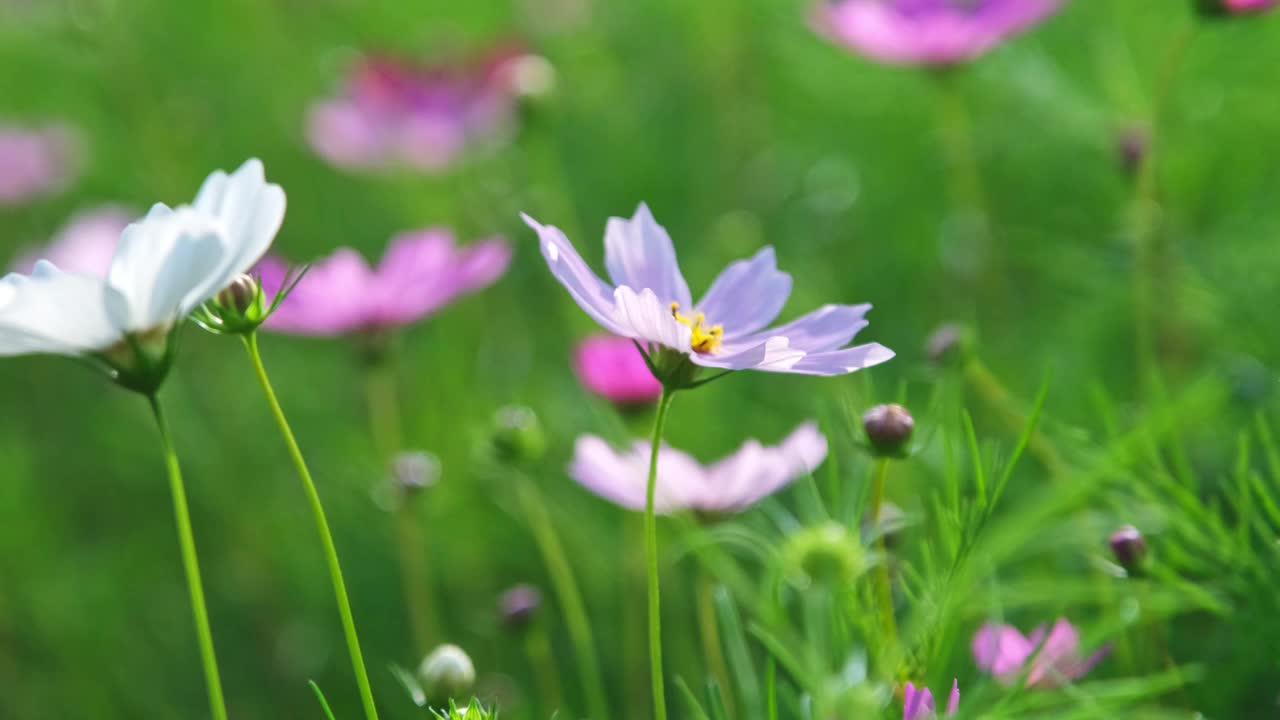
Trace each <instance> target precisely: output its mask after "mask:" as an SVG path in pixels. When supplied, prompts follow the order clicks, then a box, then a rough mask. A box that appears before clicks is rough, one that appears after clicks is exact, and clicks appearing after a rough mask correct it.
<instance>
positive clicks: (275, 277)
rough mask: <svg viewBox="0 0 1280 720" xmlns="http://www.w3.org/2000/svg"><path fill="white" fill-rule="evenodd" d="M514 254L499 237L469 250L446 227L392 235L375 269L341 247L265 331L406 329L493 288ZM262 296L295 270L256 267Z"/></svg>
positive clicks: (274, 261)
mask: <svg viewBox="0 0 1280 720" xmlns="http://www.w3.org/2000/svg"><path fill="white" fill-rule="evenodd" d="M510 260H511V249H510V247H508V246H507V244H506V242H505V241H503V240H502V239H500V238H489V239H487V240H481V241H479V242H476V243H473V244H471V245H468V246H465V247H458V246H456V245H455V244H454V240H453V234H452V233H451V232H449V231H448V230H445V229H442V228H429V229H426V230H419V231H416V232H408V233H402V234H400V235H397V236H396V237H394V238H392V240H391V244H390V245H389V246H388V247H387V251H386V252H385V253H384V254H383V256H382V260H381V262H379V263H378V266H377V268H372V267H370V266H369V263H368V262H366V261H365V259H364V257H363V256H361V255H360V253H358V252H356V251H355V250H353V249H351V248H348V247H343V248H339V249H338V250H336V251H335V252H334V253H333V254H332V255H329V256H328V257H326V258H322V259H320V260H317V261H316V262H314V263H312V265H311V267H310V269H309V270H308V271H307V273H306V275H304V276H303V278H302V280H301V281H300V282H298V284H297V285H296V286H295V287H294V288H293V291H292V292H291V293H289V296H288V297H286V298H285V299H284V301H283V302H281V303H280V306H279V307H278V308H276V311H275V312H274V313H272V314H271V316H270V317H269V318H267V321H266V323H264V325H263V327H265V328H267V329H269V330H275V331H277V332H282V333H292V334H295V335H342V334H345V333H350V332H356V331H362V330H379V329H386V328H392V327H398V326H402V325H408V324H409V323H412V322H414V321H416V320H419V319H421V318H423V317H425V316H427V315H429V314H431V313H433V312H435V311H436V310H438V309H440V308H441V307H443V306H444V305H446V304H448V303H449V302H451V301H452V300H454V299H456V298H457V297H459V296H461V295H465V294H467V293H470V292H473V291H476V290H479V289H481V288H484V287H487V286H489V285H491V284H493V282H494V281H496V280H497V279H498V278H499V277H501V276H502V273H503V272H505V271H506V269H507V264H508V263H509V262H510ZM257 272H258V274H259V275H260V276H261V282H262V288H263V292H264V293H265V295H266V296H267V297H273V296H274V295H275V293H276V292H278V291H279V290H280V289H281V287H282V286H283V284H284V283H285V280H286V278H287V277H288V273H289V265H288V263H286V262H285V261H283V260H281V259H279V258H276V257H268V258H265V259H264V260H263V261H262V262H261V263H259V264H258V268H257Z"/></svg>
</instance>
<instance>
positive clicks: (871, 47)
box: [817, 0, 1061, 65]
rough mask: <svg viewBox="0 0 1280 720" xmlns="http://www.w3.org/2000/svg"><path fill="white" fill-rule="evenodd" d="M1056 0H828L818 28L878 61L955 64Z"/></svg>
mask: <svg viewBox="0 0 1280 720" xmlns="http://www.w3.org/2000/svg"><path fill="white" fill-rule="evenodd" d="M1060 5H1061V2H1060V0H828V1H827V2H825V3H824V4H822V5H821V6H820V7H819V9H818V10H817V25H818V29H819V31H820V32H822V33H823V34H825V35H827V36H829V37H831V38H832V39H834V40H835V41H836V42H839V43H840V44H842V45H844V46H846V47H848V48H850V49H852V50H853V51H855V52H857V53H859V54H861V55H865V56H866V57H868V58H870V59H872V60H875V61H877V62H882V63H887V64H891V65H954V64H956V63H961V62H965V61H968V60H972V59H973V58H976V57H978V56H979V55H982V54H983V53H985V52H987V51H988V50H990V49H992V48H993V47H995V46H996V45H998V44H999V43H1000V42H1001V41H1003V40H1004V39H1005V38H1008V37H1009V36H1011V35H1014V34H1015V33H1018V32H1021V31H1022V30H1025V29H1027V28H1029V27H1031V26H1032V25H1035V24H1036V23H1039V22H1040V21H1042V20H1044V19H1045V18H1047V17H1048V16H1049V15H1051V14H1053V13H1054V11H1056V10H1057V9H1058V7H1059V6H1060Z"/></svg>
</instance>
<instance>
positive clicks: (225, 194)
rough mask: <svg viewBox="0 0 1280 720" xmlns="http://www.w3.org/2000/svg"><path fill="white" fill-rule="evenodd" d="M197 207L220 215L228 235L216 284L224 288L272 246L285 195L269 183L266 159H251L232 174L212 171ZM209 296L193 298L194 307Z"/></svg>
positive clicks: (203, 187) (283, 208)
mask: <svg viewBox="0 0 1280 720" xmlns="http://www.w3.org/2000/svg"><path fill="white" fill-rule="evenodd" d="M194 206H195V208H196V210H199V211H200V212H202V213H205V214H207V215H209V216H211V217H214V218H217V220H218V222H219V223H221V225H222V230H223V232H224V233H225V234H226V238H227V241H228V246H229V248H230V252H229V253H228V254H227V256H226V258H225V262H224V265H223V266H222V267H220V268H218V274H219V275H220V276H221V280H220V281H218V282H215V283H214V284H215V285H217V286H218V288H217V289H218V290H221V289H222V288H223V287H225V286H226V285H227V284H229V283H230V282H231V280H232V279H233V278H235V276H237V275H239V274H240V273H243V272H246V271H248V270H249V268H251V267H253V265H254V263H256V262H258V260H259V259H261V258H262V256H263V255H264V254H266V252H267V249H268V248H270V247H271V243H272V241H273V240H275V237H276V233H278V232H279V231H280V225H281V223H283V222H284V211H285V195H284V190H283V189H282V188H281V187H280V186H279V185H275V184H273V183H269V182H267V179H266V171H265V170H264V169H263V167H262V161H261V160H259V159H257V158H250V159H248V160H246V161H245V162H244V164H242V165H241V166H240V167H239V169H237V170H236V171H235V172H234V173H231V174H230V175H228V174H227V173H225V172H223V171H222V170H217V171H215V172H213V173H211V174H210V175H209V177H208V178H206V179H205V181H204V184H203V185H201V186H200V191H199V192H198V193H196V199H195V203H194ZM215 292H216V291H215ZM207 299H208V298H207V297H200V298H192V299H191V301H190V302H191V307H195V305H199V304H200V303H202V302H204V301H205V300H207Z"/></svg>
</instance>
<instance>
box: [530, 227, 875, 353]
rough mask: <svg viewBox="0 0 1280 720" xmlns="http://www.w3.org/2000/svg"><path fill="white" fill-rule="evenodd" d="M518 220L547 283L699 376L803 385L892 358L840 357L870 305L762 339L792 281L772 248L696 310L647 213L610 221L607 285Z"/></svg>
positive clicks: (804, 319)
mask: <svg viewBox="0 0 1280 720" xmlns="http://www.w3.org/2000/svg"><path fill="white" fill-rule="evenodd" d="M521 217H523V218H524V221H525V222H526V223H528V224H529V226H530V227H532V228H533V229H534V230H535V231H537V233H538V238H539V240H540V243H541V246H542V256H543V258H545V259H546V261H547V265H548V266H549V267H550V268H551V274H552V275H554V276H555V278H556V280H559V281H560V284H561V285H563V286H564V287H565V289H566V290H568V291H569V295H570V296H571V297H572V298H573V299H574V301H576V302H577V303H578V305H579V306H580V307H581V308H582V309H583V310H584V311H585V312H586V313H587V315H589V316H591V318H592V319H593V320H595V321H596V322H598V323H600V325H601V326H602V327H604V329H606V330H608V331H609V332H611V333H613V334H614V335H618V336H620V337H626V338H632V339H634V340H637V341H639V342H640V344H642V345H647V346H648V347H649V350H650V351H651V352H659V351H660V350H662V349H664V348H665V349H666V350H668V351H671V352H674V353H679V354H682V355H684V356H685V357H686V358H687V359H688V360H689V361H690V362H692V363H693V364H695V365H700V366H702V367H709V368H721V369H725V370H747V369H752V370H765V371H768V372H785V373H800V374H804V375H843V374H846V373H851V372H854V371H855V370H861V369H862V368H865V367H871V366H872V365H878V364H880V363H882V362H884V361H886V360H888V359H890V358H892V357H893V351H892V350H890V349H888V348H886V347H884V346H883V345H880V344H879V343H867V344H866V345H855V346H853V347H845V345H847V344H849V343H850V342H851V341H852V340H853V337H854V335H856V334H857V333H858V331H859V330H861V329H862V328H864V327H866V326H867V321H866V320H865V319H864V316H865V315H866V313H867V311H868V310H870V309H871V306H870V305H868V304H863V305H825V306H823V307H821V308H819V309H817V310H815V311H813V312H811V313H809V314H807V315H803V316H801V317H800V318H798V319H796V320H793V321H791V322H789V323H786V324H784V325H780V326H778V327H774V328H768V329H766V326H767V325H769V323H771V322H773V320H774V319H775V318H777V316H778V313H779V312H781V311H782V306H783V305H785V304H786V302H787V298H788V297H789V296H790V295H791V276H790V275H788V274H786V273H784V272H781V271H779V270H778V268H777V262H776V260H775V258H774V252H773V248H772V247H766V248H764V249H762V250H761V251H760V252H758V253H756V254H755V256H754V257H752V258H751V259H749V260H739V261H737V262H735V263H732V264H730V265H729V266H728V267H727V268H725V269H724V271H723V272H721V273H720V275H719V276H718V277H717V278H716V279H715V281H714V282H712V283H711V288H710V289H709V290H707V293H706V294H705V295H703V296H702V299H700V300H699V301H698V302H697V304H694V302H693V300H692V295H690V294H689V285H688V283H686V282H685V279H684V275H682V274H681V273H680V266H679V264H678V263H677V262H676V252H675V248H674V246H673V245H672V243H671V236H669V235H668V234H667V231H666V229H665V228H663V227H662V226H661V225H659V224H658V223H657V221H656V220H654V218H653V214H652V213H650V212H649V208H648V207H647V206H646V205H644V204H643V203H641V204H640V207H639V209H637V210H636V214H635V216H634V217H632V218H631V219H630V220H624V219H622V218H610V219H609V222H608V224H607V225H606V226H605V236H604V245H605V267H606V268H607V269H608V270H609V277H610V278H611V279H612V281H613V283H612V284H609V283H606V282H604V281H603V280H601V279H600V278H599V277H597V276H596V274H595V273H594V272H592V271H591V268H590V267H588V266H587V263H586V261H584V260H583V259H582V256H581V255H579V254H578V252H577V251H576V250H574V249H573V245H572V244H570V242H569V239H568V238H567V237H565V235H564V233H563V232H561V231H560V229H559V228H556V227H553V226H551V225H542V224H541V223H539V222H538V221H536V220H534V219H533V218H531V217H529V216H528V215H521Z"/></svg>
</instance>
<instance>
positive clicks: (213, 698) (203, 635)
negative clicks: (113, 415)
mask: <svg viewBox="0 0 1280 720" xmlns="http://www.w3.org/2000/svg"><path fill="white" fill-rule="evenodd" d="M147 400H148V401H150V402H151V412H152V414H153V415H155V418H156V427H157V428H159V429H160V443H161V445H162V447H163V449H164V464H165V468H166V469H167V470H168V471H169V490H170V493H171V494H172V495H173V515H174V519H175V520H177V523H178V546H179V548H181V550H182V567H183V569H184V570H185V571H186V574H187V590H188V591H190V593H191V615H192V616H193V618H194V619H195V625H196V641H197V642H198V644H199V645H200V662H201V663H202V664H203V665H204V681H205V685H206V686H207V687H208V690H209V714H210V715H212V716H213V718H214V720H227V705H226V701H225V700H223V697H222V678H221V676H219V675H218V658H217V656H216V654H215V653H214V651H213V633H212V632H211V631H210V630H209V611H208V610H207V609H206V608H205V603H204V585H203V584H202V583H201V582H200V563H199V561H198V560H197V559H196V539H195V535H194V534H193V533H192V532H191V514H190V513H189V512H188V511H187V491H186V488H184V487H183V484H182V469H181V468H180V467H178V454H177V453H176V452H174V449H173V440H172V438H170V436H169V426H168V424H167V423H166V422H165V419H164V413H162V412H160V401H159V400H157V399H156V396H155V395H154V394H152V395H148V396H147Z"/></svg>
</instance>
